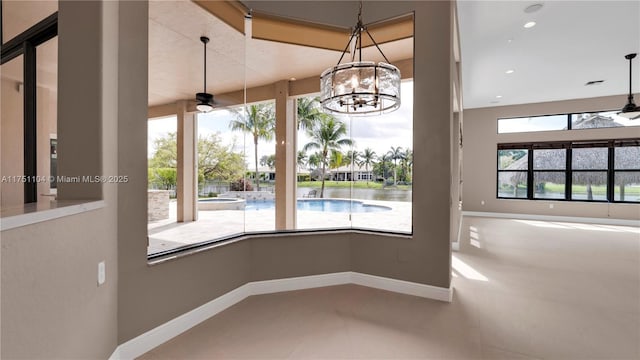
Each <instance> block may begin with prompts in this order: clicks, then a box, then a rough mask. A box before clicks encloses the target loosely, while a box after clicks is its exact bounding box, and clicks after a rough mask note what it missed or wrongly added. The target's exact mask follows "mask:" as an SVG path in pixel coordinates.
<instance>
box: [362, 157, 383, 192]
mask: <svg viewBox="0 0 640 360" xmlns="http://www.w3.org/2000/svg"><path fill="white" fill-rule="evenodd" d="M360 159H361V160H360V163H359V164H358V165H360V166H362V165H364V169H365V170H366V171H367V185H369V166H372V165H373V162H374V161H375V160H376V152H375V151H373V150H371V148H366V149H364V151H363V152H362V154H360ZM383 177H384V176H383Z"/></svg>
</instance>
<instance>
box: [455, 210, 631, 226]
mask: <svg viewBox="0 0 640 360" xmlns="http://www.w3.org/2000/svg"><path fill="white" fill-rule="evenodd" d="M462 215H463V216H477V217H492V218H504V219H522V220H540V221H565V222H575V223H587V224H603V225H620V226H635V227H638V226H640V220H627V219H610V218H591V217H579V216H556V215H535V214H516V213H497V212H483V211H463V212H462Z"/></svg>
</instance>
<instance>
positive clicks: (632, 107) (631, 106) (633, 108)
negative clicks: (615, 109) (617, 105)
mask: <svg viewBox="0 0 640 360" xmlns="http://www.w3.org/2000/svg"><path fill="white" fill-rule="evenodd" d="M636 55H637V54H635V53H633V54H627V55H625V57H624V58H625V59H627V60H629V96H628V97H627V104H626V105H625V106H624V107H623V108H622V111H620V112H619V113H618V115H619V116H622V117H624V118H627V119H631V120H636V119H640V106H637V105H636V104H635V102H634V101H633V92H632V91H631V79H632V72H631V61H632V60H633V59H634V58H635V57H636Z"/></svg>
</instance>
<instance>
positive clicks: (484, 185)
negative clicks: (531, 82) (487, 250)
mask: <svg viewBox="0 0 640 360" xmlns="http://www.w3.org/2000/svg"><path fill="white" fill-rule="evenodd" d="M637 96H638V95H636V97H637ZM625 101H626V97H625V96H623V95H620V96H609V97H600V98H590V99H580V100H568V101H555V102H547V103H538V104H526V105H513V106H501V107H492V108H482V109H466V110H465V113H464V115H465V122H464V154H465V155H464V161H463V166H464V191H463V210H464V211H483V212H485V211H486V212H498V213H516V214H537V215H558V216H580V217H596V218H614V219H635V220H637V219H638V218H640V205H635V204H606V203H605V204H603V203H585V202H566V201H548V200H536V201H528V200H510V199H497V198H496V161H497V160H496V156H497V155H496V146H497V144H498V143H512V142H528V141H553V140H597V139H609V138H629V137H640V127H630V128H610V129H584V130H574V131H542V132H531V133H511V134H498V133H497V118H499V117H517V116H528V115H546V114H562V113H569V112H581V111H584V112H588V111H601V110H611V109H618V108H620V107H621V106H622V105H623V104H624V102H625ZM482 201H484V202H485V204H484V205H482V204H481V202H482ZM550 204H553V205H554V206H553V209H550V208H549V205H550Z"/></svg>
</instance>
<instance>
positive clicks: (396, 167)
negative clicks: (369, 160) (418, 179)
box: [393, 160, 398, 186]
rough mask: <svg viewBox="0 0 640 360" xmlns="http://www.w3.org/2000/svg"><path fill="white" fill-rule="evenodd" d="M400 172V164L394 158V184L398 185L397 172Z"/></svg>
mask: <svg viewBox="0 0 640 360" xmlns="http://www.w3.org/2000/svg"><path fill="white" fill-rule="evenodd" d="M397 172H398V164H397V163H396V161H395V160H393V185H394V186H395V185H398V180H397V179H396V174H397Z"/></svg>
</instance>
